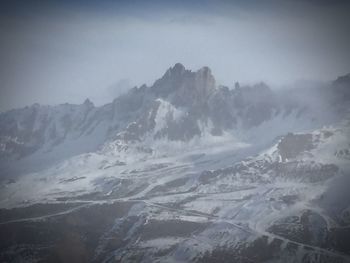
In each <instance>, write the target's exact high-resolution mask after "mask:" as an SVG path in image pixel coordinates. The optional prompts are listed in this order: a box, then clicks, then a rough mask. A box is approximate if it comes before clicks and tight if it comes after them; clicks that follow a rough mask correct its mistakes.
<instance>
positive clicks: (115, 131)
mask: <svg viewBox="0 0 350 263" xmlns="http://www.w3.org/2000/svg"><path fill="white" fill-rule="evenodd" d="M347 78H348V76H347V77H343V78H339V79H338V80H337V81H335V82H334V84H333V85H331V86H330V87H327V88H326V89H324V90H323V89H319V90H312V89H310V90H298V91H295V90H293V91H289V92H288V91H275V90H271V89H270V88H269V87H268V86H266V85H265V84H264V83H260V84H257V85H254V86H244V87H240V86H239V84H236V85H235V88H232V89H229V88H228V87H223V86H218V85H217V84H216V82H215V79H214V77H213V75H212V74H211V71H210V69H209V68H208V67H203V68H201V69H200V70H198V71H196V72H192V71H190V70H186V69H185V68H184V66H183V65H181V64H179V63H178V64H175V66H174V67H172V68H170V69H168V70H167V71H166V73H165V74H164V75H163V77H162V78H160V79H158V80H157V81H155V83H154V84H153V85H152V86H151V87H147V86H145V85H143V86H141V87H139V88H137V87H135V88H133V89H132V90H130V91H129V92H128V93H126V94H123V95H122V96H120V97H118V98H116V99H115V100H114V101H113V102H112V103H109V104H106V105H104V106H101V107H95V106H94V105H93V103H92V102H90V101H89V100H86V101H85V102H84V103H83V104H81V105H71V104H62V105H58V106H41V105H39V104H34V105H32V106H30V107H25V108H22V109H16V110H11V111H8V112H5V113H1V114H0V124H1V125H0V164H1V165H0V167H1V169H0V171H1V173H2V175H3V176H4V175H5V176H6V177H12V176H14V175H17V174H23V173H27V172H28V171H38V170H40V169H42V168H45V167H47V166H49V165H52V164H54V163H57V162H58V161H61V160H64V159H66V158H68V157H72V156H75V155H77V154H81V153H86V152H93V151H96V150H98V149H100V148H102V147H104V148H106V147H108V146H106V145H107V144H109V143H114V144H115V142H116V141H118V144H120V143H121V144H123V145H124V144H130V143H133V142H134V143H135V142H137V143H139V142H144V141H145V140H148V141H157V140H169V141H182V142H184V141H185V142H188V141H190V140H192V139H194V138H196V137H202V136H203V135H205V134H209V135H212V136H216V137H221V136H224V135H227V134H230V135H232V136H235V137H238V138H240V139H242V140H251V139H253V137H255V139H259V138H262V139H263V141H266V138H265V137H264V136H261V135H260V134H259V133H260V132H256V131H257V129H259V127H260V129H262V130H266V128H267V127H266V126H269V125H270V126H274V127H273V128H272V130H271V129H270V130H269V132H270V133H271V137H270V138H269V139H272V138H274V137H275V136H277V135H281V134H283V133H285V132H288V131H292V130H291V129H294V130H295V129H296V130H298V129H300V128H314V127H319V126H321V125H324V124H326V123H329V122H330V121H334V120H335V119H339V118H340V117H342V116H343V115H344V112H346V110H347V107H346V106H343V107H345V108H341V109H339V108H336V107H334V105H339V103H338V101H339V100H340V99H341V100H344V98H349V97H350V96H349V93H348V89H347V87H348V84H347V83H349V81H348V79H347ZM344 83H345V84H344ZM344 87H345V88H344ZM333 89H334V90H333ZM295 93H297V94H295ZM344 95H345V96H344ZM334 101H336V102H337V103H334ZM347 102H348V101H347ZM327 104H329V105H327ZM341 105H347V103H346V102H342V103H341ZM277 123H278V124H277ZM146 148H147V147H146ZM3 176H2V177H3Z"/></svg>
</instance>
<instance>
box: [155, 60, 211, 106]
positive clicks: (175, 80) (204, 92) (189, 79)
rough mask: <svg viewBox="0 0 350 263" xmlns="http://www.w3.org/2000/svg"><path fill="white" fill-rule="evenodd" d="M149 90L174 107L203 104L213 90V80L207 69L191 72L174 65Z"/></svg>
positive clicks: (181, 66) (178, 64) (177, 64)
mask: <svg viewBox="0 0 350 263" xmlns="http://www.w3.org/2000/svg"><path fill="white" fill-rule="evenodd" d="M151 90H152V91H153V92H154V93H155V94H156V96H160V97H162V98H169V99H170V101H171V102H172V103H173V104H174V105H176V106H189V105H192V104H203V103H205V101H206V99H207V98H208V96H209V95H210V94H211V93H212V92H214V90H215V78H214V76H213V75H212V74H211V70H210V69H209V68H208V67H203V68H201V69H199V70H198V71H196V72H192V71H190V70H187V69H185V67H184V66H183V65H182V64H180V63H176V64H175V65H174V66H173V67H171V68H169V69H168V70H167V71H166V72H165V74H164V75H163V77H162V78H160V79H159V80H157V81H156V82H155V83H154V84H153V86H152V88H151Z"/></svg>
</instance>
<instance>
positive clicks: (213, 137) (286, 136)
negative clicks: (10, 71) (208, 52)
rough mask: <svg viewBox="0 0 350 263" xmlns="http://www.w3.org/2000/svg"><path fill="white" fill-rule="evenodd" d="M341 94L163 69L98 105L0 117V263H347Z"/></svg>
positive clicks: (347, 143) (348, 101) (346, 140)
mask: <svg viewBox="0 0 350 263" xmlns="http://www.w3.org/2000/svg"><path fill="white" fill-rule="evenodd" d="M349 88H350V77H349V76H344V77H340V78H338V79H337V80H336V81H334V82H332V83H329V84H327V85H325V86H323V87H319V88H309V89H297V88H296V89H289V90H272V89H270V88H269V87H268V86H267V85H265V84H263V83H260V84H257V85H253V86H240V85H239V84H238V83H237V84H236V85H235V87H232V88H229V87H223V86H219V85H218V84H217V83H216V81H215V79H214V77H213V75H212V73H211V71H210V69H209V68H207V67H204V68H202V69H200V70H198V71H196V72H192V71H190V70H186V69H185V68H184V67H183V66H182V65H181V64H176V65H175V66H174V67H172V68H170V69H168V70H167V71H166V73H165V74H164V75H163V77H162V78H160V79H159V80H157V81H155V83H154V84H153V85H152V86H150V87H148V86H146V85H143V86H141V87H139V88H133V89H132V90H130V91H129V92H128V93H126V94H123V95H122V96H120V97H118V98H116V99H115V100H114V101H113V102H112V103H110V104H107V105H104V106H101V107H95V106H94V105H93V104H92V103H91V102H90V101H89V100H87V101H85V102H84V103H83V104H82V105H69V104H63V105H58V106H39V105H33V106H31V107H27V108H24V109H18V110H12V111H9V112H5V113H2V114H1V115H0V142H1V172H2V178H3V180H2V181H1V185H0V187H1V189H0V190H1V191H0V207H1V208H3V209H0V235H1V236H8V237H9V238H8V239H1V241H0V261H5V262H6V261H10V262H11V261H16V260H17V261H29V262H30V261H34V262H35V261H55V262H68V261H72V260H73V261H74V262H232V261H233V262H350V247H349V240H350V232H349V222H350V220H349V218H350V216H349V213H350V212H349V211H350V196H349V193H348V185H349V182H350V177H349V174H350V117H349V116H350V115H349V109H350V107H349V105H350V95H349V90H350V89H349ZM5 173H6V174H5ZM13 175H16V176H13ZM5 178H6V179H5Z"/></svg>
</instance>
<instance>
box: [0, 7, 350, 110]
mask: <svg viewBox="0 0 350 263" xmlns="http://www.w3.org/2000/svg"><path fill="white" fill-rule="evenodd" d="M10 2H11V1H10ZM349 6H350V5H349V4H348V3H346V1H329V2H328V1H301V0H300V1H288V0H284V1H272V0H269V1H177V2H176V4H175V3H172V2H171V1H133V2H132V1H75V2H74V3H71V2H70V1H60V2H52V1H47V2H45V4H42V3H40V1H26V2H23V3H21V2H11V3H9V4H7V5H3V8H2V9H1V10H2V11H1V12H0V33H1V37H0V57H1V62H0V63H1V65H0V79H1V86H0V92H1V96H0V111H3V110H7V109H10V108H14V107H20V106H24V105H29V104H32V103H34V102H39V103H41V104H58V103H63V102H70V103H81V102H83V100H84V99H85V98H87V97H89V98H90V99H91V100H92V101H94V102H95V103H96V104H98V105H99V104H102V103H106V102H109V101H112V100H113V98H114V97H115V96H117V95H118V90H120V91H124V90H125V89H126V88H129V87H130V86H131V85H137V86H139V85H141V84H143V83H146V84H148V85H151V84H152V83H153V82H154V81H155V79H157V78H159V77H160V76H161V75H162V74H163V73H164V72H165V70H166V69H167V68H169V67H170V66H172V65H173V64H175V63H176V62H181V63H183V64H184V65H185V67H186V68H189V69H192V70H197V69H198V68H200V67H202V66H209V67H210V68H211V69H212V71H213V73H214V75H215V77H216V78H217V81H218V83H220V84H224V85H228V86H232V85H233V83H234V82H235V81H239V82H243V83H254V82H257V81H266V82H267V83H269V84H272V85H277V86H278V85H284V84H288V83H291V82H293V81H295V80H300V79H307V80H321V81H326V80H332V79H334V78H336V77H337V76H339V75H342V74H346V73H349V72H350V50H349V49H350V36H349V35H350V34H349V28H350V22H349V21H350V18H349V15H348V13H349V10H350V9H349ZM124 84H125V85H124Z"/></svg>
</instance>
